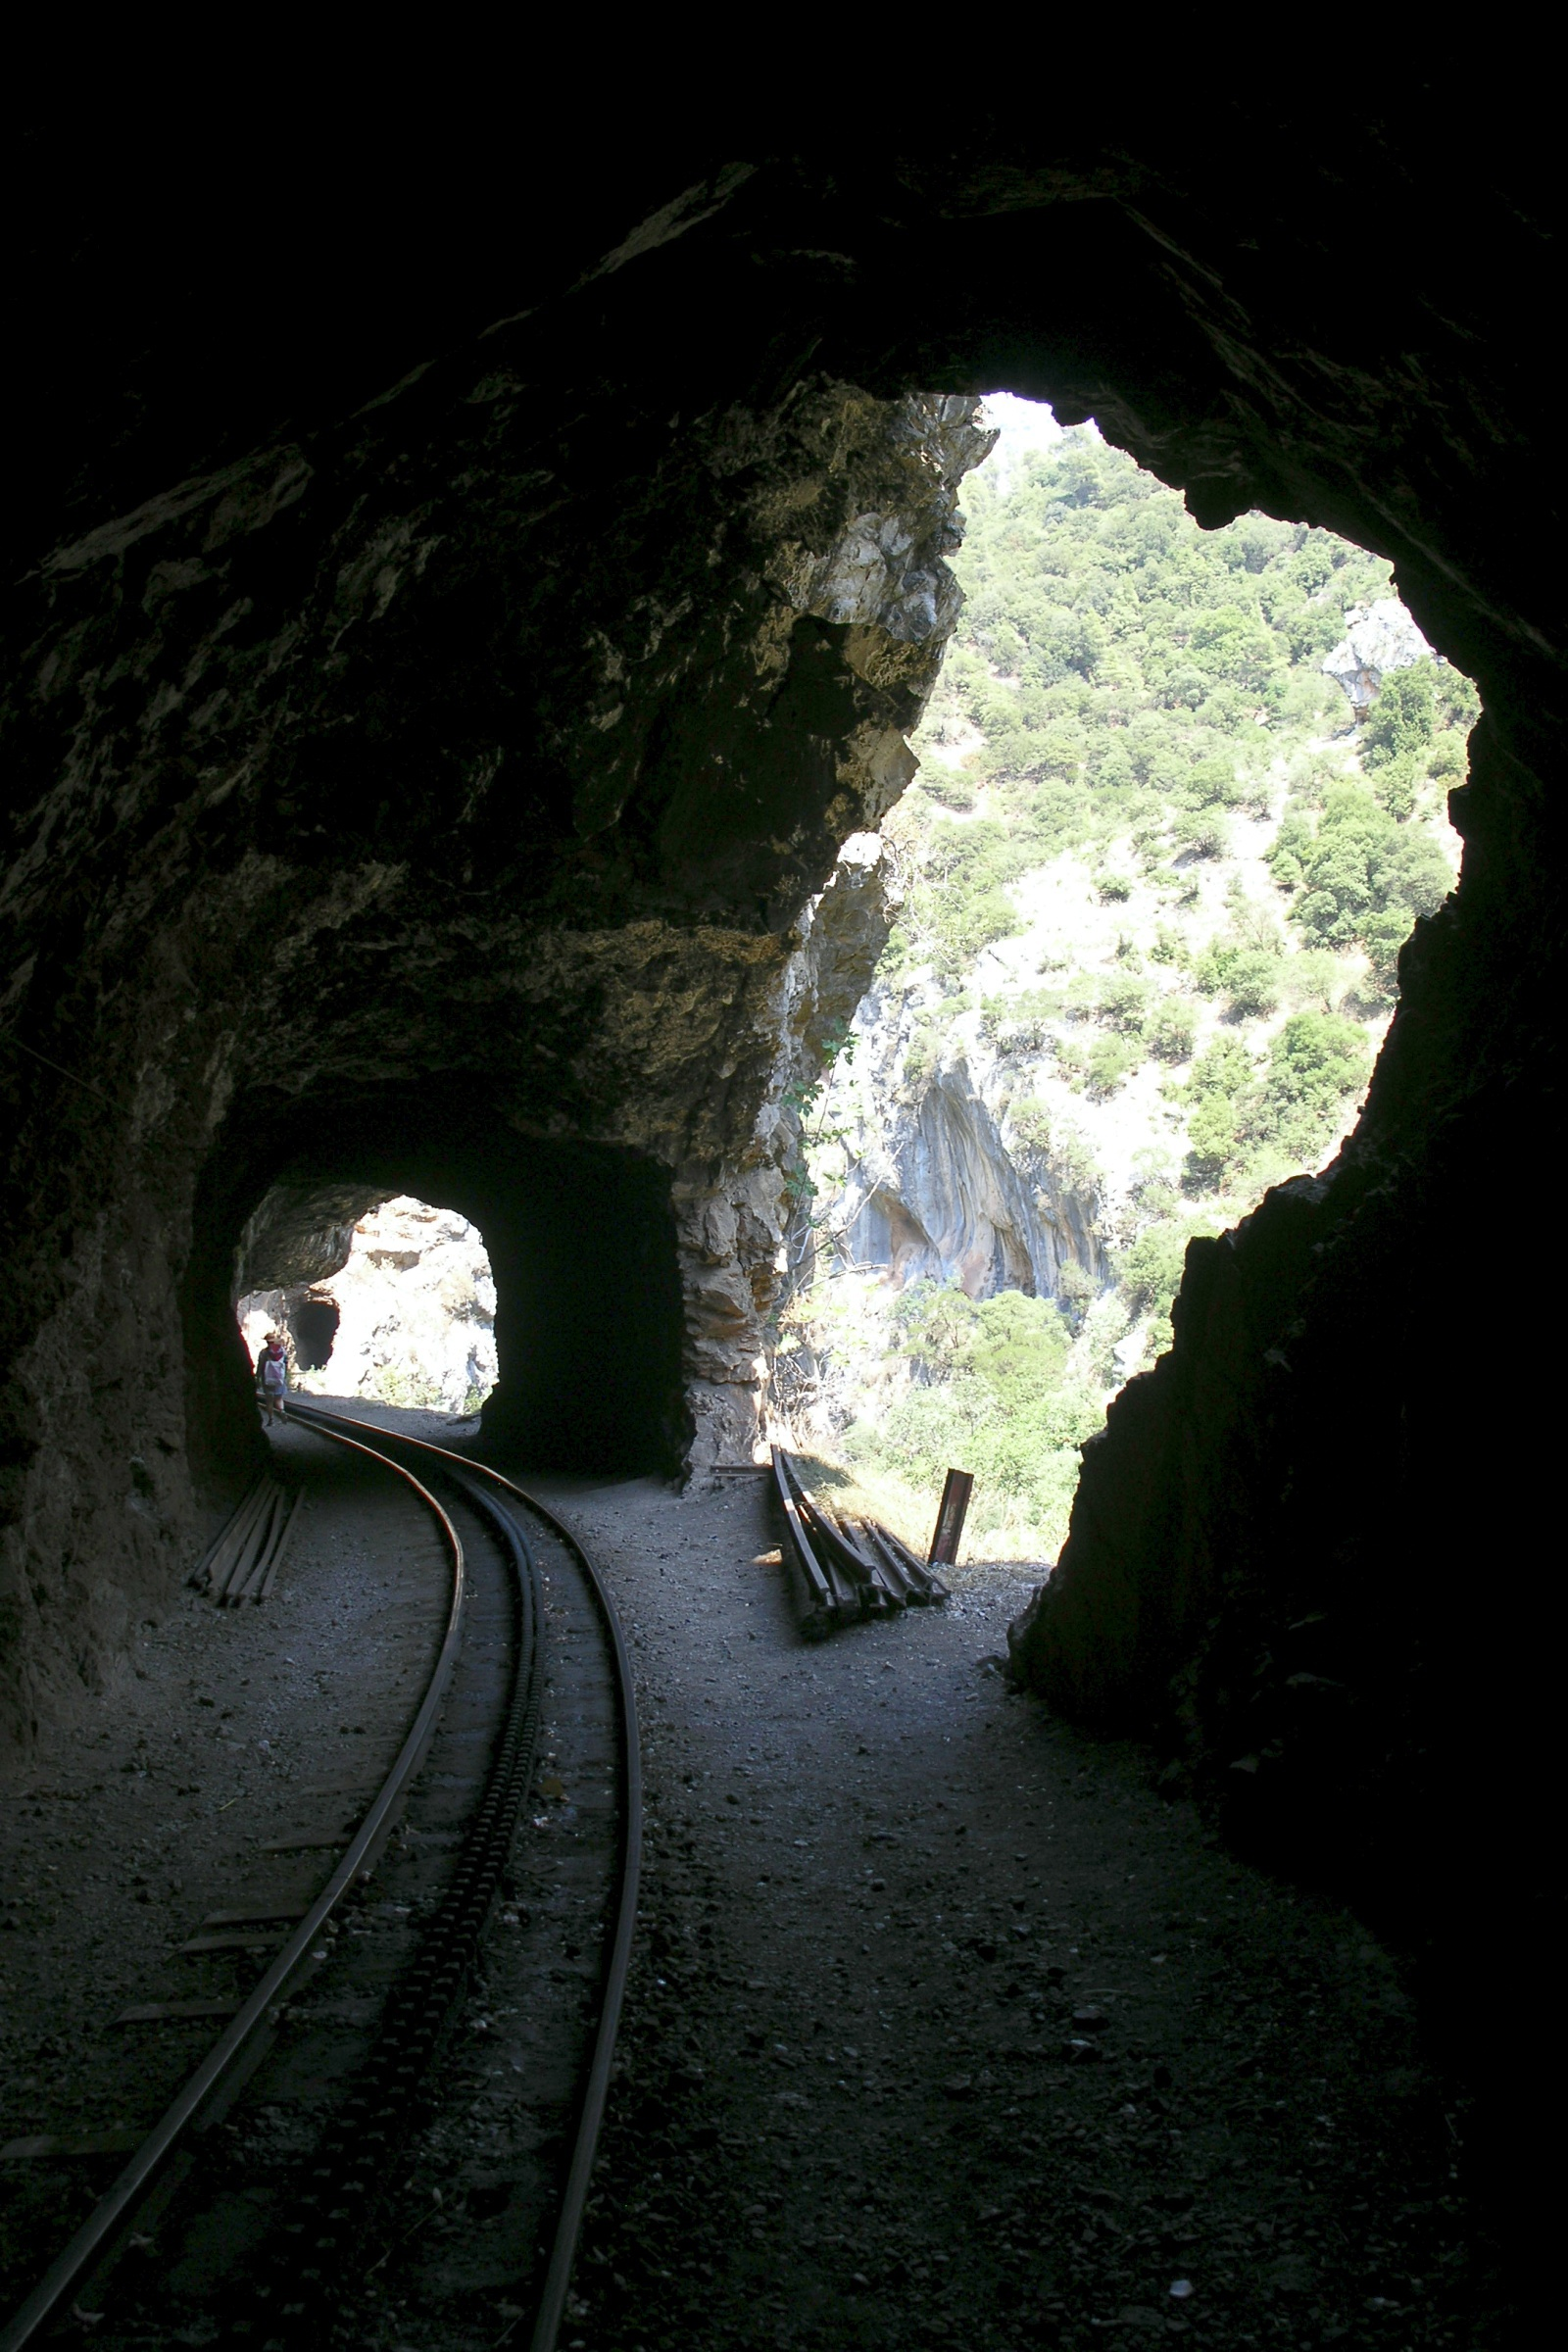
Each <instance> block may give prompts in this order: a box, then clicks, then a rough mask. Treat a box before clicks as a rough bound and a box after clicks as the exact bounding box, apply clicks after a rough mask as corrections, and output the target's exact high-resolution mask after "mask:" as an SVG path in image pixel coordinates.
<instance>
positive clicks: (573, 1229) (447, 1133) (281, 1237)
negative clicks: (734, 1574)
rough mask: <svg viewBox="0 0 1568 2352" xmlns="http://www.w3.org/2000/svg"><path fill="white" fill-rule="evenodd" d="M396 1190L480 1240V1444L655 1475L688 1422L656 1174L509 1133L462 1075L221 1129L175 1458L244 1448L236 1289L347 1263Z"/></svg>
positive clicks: (668, 1215) (205, 1206)
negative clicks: (377, 1209) (484, 1383)
mask: <svg viewBox="0 0 1568 2352" xmlns="http://www.w3.org/2000/svg"><path fill="white" fill-rule="evenodd" d="M258 1187H260V1188H261V1190H260V1192H258ZM400 1194H413V1195H415V1196H416V1197H417V1198H418V1199H421V1200H434V1201H440V1202H442V1203H443V1204H444V1205H445V1206H448V1207H450V1208H453V1209H455V1210H457V1211H458V1213H459V1214H461V1215H462V1216H464V1217H466V1218H467V1219H468V1221H469V1222H470V1223H471V1224H472V1225H474V1226H476V1227H477V1228H478V1230H479V1231H480V1232H481V1233H482V1234H483V1236H484V1240H485V1247H486V1250H487V1252H488V1255H489V1260H490V1267H491V1272H492V1277H493V1280H494V1283H495V1290H496V1311H495V1331H496V1345H497V1353H498V1358H499V1379H498V1382H497V1385H496V1387H495V1389H494V1390H493V1391H492V1392H491V1395H490V1397H488V1399H487V1400H486V1402H485V1405H484V1410H483V1423H482V1443H483V1446H484V1448H485V1450H486V1453H487V1454H488V1455H492V1456H495V1457H498V1458H505V1459H508V1460H510V1461H512V1462H514V1463H515V1464H517V1465H519V1466H522V1467H527V1468H533V1469H553V1470H562V1471H577V1472H584V1471H600V1472H618V1473H621V1474H632V1473H637V1472H647V1471H655V1472H661V1473H663V1474H665V1475H668V1474H669V1473H671V1472H673V1471H674V1470H675V1469H676V1468H677V1467H678V1465H679V1460H680V1455H681V1446H682V1440H683V1437H684V1436H685V1434H686V1426H685V1421H684V1416H683V1407H682V1391H681V1330H682V1325H681V1297H680V1284H679V1276H678V1270H677V1265H676V1251H675V1234H674V1220H673V1215H672V1212H671V1207H670V1199H669V1180H668V1176H667V1173H666V1172H665V1171H663V1170H662V1169H661V1168H659V1167H658V1166H657V1165H656V1164H655V1163H652V1162H650V1161H648V1160H646V1159H643V1158H640V1157H638V1156H637V1155H636V1154H634V1153H631V1152H625V1151H617V1150H615V1149H613V1148H611V1147H605V1146H596V1145H592V1144H582V1143H575V1142H562V1141H560V1140H558V1139H551V1138H547V1137H538V1136H526V1135H518V1134H517V1133H516V1132H515V1130H512V1129H510V1128H508V1127H507V1126H506V1125H505V1124H504V1123H503V1122H502V1121H500V1120H499V1119H497V1118H495V1117H494V1116H486V1115H485V1114H484V1113H483V1112H482V1111H480V1110H477V1109H476V1108H475V1106H474V1103H473V1101H472V1097H471V1094H470V1092H469V1090H467V1089H466V1088H465V1087H464V1086H463V1085H462V1084H461V1082H459V1083H456V1084H453V1083H447V1084H439V1083H438V1084H432V1085H431V1086H429V1087H428V1088H425V1089H415V1090H396V1092H395V1093H392V1094H377V1093H374V1092H372V1093H369V1094H368V1095H367V1094H361V1095H359V1096H351V1095H348V1094H344V1095H329V1096H327V1097H324V1098H323V1097H319V1096H318V1097H314V1098H306V1099H303V1100H301V1101H300V1102H298V1103H294V1104H292V1105H290V1106H288V1108H287V1110H286V1111H285V1110H284V1109H283V1107H282V1106H280V1105H279V1104H277V1103H275V1102H269V1103H263V1104H257V1105H253V1106H252V1107H251V1111H250V1115H249V1116H247V1115H246V1114H245V1112H244V1111H241V1112H239V1113H238V1114H237V1115H236V1116H235V1117H234V1118H233V1119H231V1121H230V1122H229V1124H228V1126H227V1128H226V1130H225V1132H224V1135H223V1136H222V1138H221V1141H220V1145H219V1148H218V1150H217V1152H215V1154H214V1158H213V1161H212V1163H211V1172H210V1176H209V1181H208V1183H207V1185H206V1187H205V1188H204V1193H203V1201H202V1226H201V1233H202V1240H203V1243H204V1247H203V1248H202V1249H201V1250H199V1251H198V1252H195V1253H193V1259H192V1272H191V1276H190V1278H189V1280H188V1282H187V1291H186V1317H187V1327H188V1328H189V1329H190V1330H191V1332H192V1334H193V1335H194V1336H193V1342H192V1348H191V1383H190V1392H189V1395H190V1417H191V1423H192V1441H193V1453H194V1454H197V1455H198V1458H199V1459H200V1460H201V1461H202V1462H203V1463H204V1464H205V1465H206V1466H207V1467H208V1469H209V1470H210V1471H211V1472H216V1471H219V1470H220V1469H221V1466H222V1465H224V1464H225V1463H231V1462H233V1461H234V1460H235V1459H236V1458H238V1457H239V1456H240V1455H241V1454H243V1453H244V1452H245V1451H247V1450H248V1449H249V1446H250V1445H251V1431H252V1423H253V1419H254V1416H253V1415H252V1414H251V1412H250V1408H249V1397H248V1392H247V1390H246V1387H245V1385H244V1382H243V1369H244V1368H243V1366H242V1365H238V1363H237V1359H236V1358H235V1355H234V1350H233V1348H232V1347H231V1345H230V1344H229V1336H228V1335H229V1333H230V1332H231V1330H232V1328H233V1302H234V1300H235V1299H236V1298H237V1297H238V1296H239V1295H240V1294H241V1293H253V1292H269V1291H274V1290H281V1289H284V1288H286V1287H287V1286H288V1285H290V1284H296V1285H297V1284H299V1283H301V1282H319V1281H321V1280H323V1279H324V1278H325V1277H326V1276H327V1275H329V1274H331V1273H332V1272H334V1271H336V1270H337V1268H338V1267H339V1266H341V1265H342V1264H343V1263H344V1262H345V1261H346V1259H347V1256H348V1253H349V1247H350V1242H351V1238H352V1233H353V1228H354V1224H355V1221H356V1219H357V1218H359V1217H360V1216H363V1215H364V1214H365V1213H366V1211H367V1210H368V1209H369V1208H370V1207H371V1206H373V1205H374V1204H376V1203H378V1202H380V1201H386V1200H389V1199H392V1198H394V1197H395V1196H397V1195H400ZM247 1203H249V1204H250V1205H249V1207H248V1208H247ZM237 1373H238V1374H239V1375H240V1377H238V1378H237V1377H236V1374H237Z"/></svg>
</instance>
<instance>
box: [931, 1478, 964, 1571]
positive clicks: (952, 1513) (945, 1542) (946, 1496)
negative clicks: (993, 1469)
mask: <svg viewBox="0 0 1568 2352" xmlns="http://www.w3.org/2000/svg"><path fill="white" fill-rule="evenodd" d="M973 1492H974V1473H973V1472H972V1471H970V1470H950V1471H949V1472H948V1475H947V1480H946V1483H945V1484H944V1486H943V1489H942V1508H941V1510H940V1511H938V1513H937V1526H936V1533H935V1535H934V1536H933V1537H932V1538H931V1548H930V1550H929V1551H928V1552H927V1553H926V1565H927V1567H929V1568H936V1567H943V1568H953V1567H956V1565H957V1559H958V1543H959V1539H960V1538H961V1536H962V1534H963V1522H964V1518H965V1515H966V1514H967V1512H968V1508H969V1496H970V1495H971V1494H972V1493H973Z"/></svg>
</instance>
